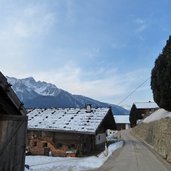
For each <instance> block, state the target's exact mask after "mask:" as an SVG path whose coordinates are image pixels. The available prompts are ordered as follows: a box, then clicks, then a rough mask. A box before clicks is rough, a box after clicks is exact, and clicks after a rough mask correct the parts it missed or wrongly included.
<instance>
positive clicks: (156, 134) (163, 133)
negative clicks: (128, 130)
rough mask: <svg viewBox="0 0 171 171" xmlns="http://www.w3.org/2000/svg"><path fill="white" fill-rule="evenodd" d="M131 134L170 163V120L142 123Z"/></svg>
mask: <svg viewBox="0 0 171 171" xmlns="http://www.w3.org/2000/svg"><path fill="white" fill-rule="evenodd" d="M132 130H133V133H134V134H135V135H136V136H138V137H139V138H141V139H143V140H144V141H145V142H147V143H148V144H149V145H151V146H152V147H153V148H154V149H155V150H156V152H158V153H159V154H160V155H161V156H162V157H163V158H165V159H166V160H168V161H169V162H171V118H164V119H161V120H159V121H154V122H151V123H142V124H140V125H138V126H136V127H135V128H133V129H132Z"/></svg>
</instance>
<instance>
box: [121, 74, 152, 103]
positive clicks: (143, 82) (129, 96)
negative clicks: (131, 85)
mask: <svg viewBox="0 0 171 171" xmlns="http://www.w3.org/2000/svg"><path fill="white" fill-rule="evenodd" d="M149 79H150V77H149V78H147V79H146V80H145V81H143V82H142V83H141V84H140V85H139V86H138V87H136V88H135V89H134V90H133V91H132V92H131V93H129V94H128V95H127V96H126V97H125V98H124V99H122V100H121V101H120V102H119V103H118V105H120V104H121V103H123V102H124V101H125V100H126V99H128V98H129V97H130V96H131V95H132V94H133V93H135V92H136V91H137V89H139V88H140V87H141V86H143V85H144V84H145V83H146V82H147V81H148V80H149Z"/></svg>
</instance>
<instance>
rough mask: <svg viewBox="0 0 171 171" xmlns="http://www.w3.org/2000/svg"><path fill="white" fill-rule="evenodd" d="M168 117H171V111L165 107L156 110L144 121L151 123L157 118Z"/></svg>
mask: <svg viewBox="0 0 171 171" xmlns="http://www.w3.org/2000/svg"><path fill="white" fill-rule="evenodd" d="M166 117H170V118H171V112H168V111H166V110H164V109H159V110H157V111H155V112H153V113H152V114H151V115H150V116H148V117H146V118H145V119H144V120H143V122H144V123H149V122H153V121H156V120H160V119H162V118H166Z"/></svg>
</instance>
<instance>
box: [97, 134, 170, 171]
mask: <svg viewBox="0 0 171 171" xmlns="http://www.w3.org/2000/svg"><path fill="white" fill-rule="evenodd" d="M121 135H122V139H124V140H125V145H124V147H123V148H122V149H120V150H117V151H115V152H114V153H113V154H112V156H111V157H110V158H109V159H108V160H107V162H106V163H105V164H104V165H103V166H102V167H101V168H99V169H97V171H171V168H170V167H167V164H163V162H161V160H159V159H158V157H156V156H155V155H154V154H153V153H152V152H151V151H150V150H149V149H148V148H147V147H146V146H145V145H144V144H143V143H141V142H140V141H139V140H137V139H136V138H135V137H134V136H132V135H131V134H130V131H123V132H122V133H121ZM166 167H167V168H166ZM169 168H170V169H169Z"/></svg>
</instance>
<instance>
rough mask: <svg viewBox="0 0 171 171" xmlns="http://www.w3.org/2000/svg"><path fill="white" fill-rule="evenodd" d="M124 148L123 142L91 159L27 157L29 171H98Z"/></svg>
mask: <svg viewBox="0 0 171 171" xmlns="http://www.w3.org/2000/svg"><path fill="white" fill-rule="evenodd" d="M122 146H123V141H120V142H117V143H114V144H111V145H110V146H109V147H108V149H106V150H105V151H104V152H102V153H101V154H100V155H99V156H91V157H77V158H71V157H47V156H26V164H27V165H29V166H30V169H29V171H61V170H62V171H83V170H89V169H97V168H99V167H100V166H102V165H103V164H104V162H105V161H106V160H107V159H108V158H109V156H110V155H111V154H112V152H114V151H115V150H116V149H118V148H121V147H122Z"/></svg>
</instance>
